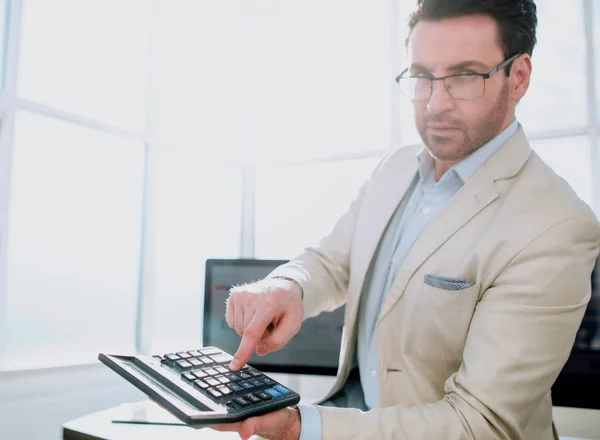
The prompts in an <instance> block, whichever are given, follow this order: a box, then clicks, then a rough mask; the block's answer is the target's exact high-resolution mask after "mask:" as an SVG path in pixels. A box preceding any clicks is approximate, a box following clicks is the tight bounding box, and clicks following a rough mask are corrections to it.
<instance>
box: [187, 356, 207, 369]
mask: <svg viewBox="0 0 600 440" xmlns="http://www.w3.org/2000/svg"><path fill="white" fill-rule="evenodd" d="M188 362H189V363H190V364H192V365H193V366H194V367H199V366H200V365H203V364H202V362H201V361H199V360H198V359H196V358H191V359H188Z"/></svg>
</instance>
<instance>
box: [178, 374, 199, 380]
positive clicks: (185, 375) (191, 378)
mask: <svg viewBox="0 0 600 440" xmlns="http://www.w3.org/2000/svg"><path fill="white" fill-rule="evenodd" d="M181 377H183V378H184V379H185V380H188V381H190V382H193V381H195V380H196V376H194V375H193V374H192V373H183V374H182V375H181Z"/></svg>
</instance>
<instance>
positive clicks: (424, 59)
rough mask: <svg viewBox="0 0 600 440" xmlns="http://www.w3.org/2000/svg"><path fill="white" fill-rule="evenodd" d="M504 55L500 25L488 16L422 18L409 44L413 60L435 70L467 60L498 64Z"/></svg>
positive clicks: (410, 56)
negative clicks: (429, 19)
mask: <svg viewBox="0 0 600 440" xmlns="http://www.w3.org/2000/svg"><path fill="white" fill-rule="evenodd" d="M503 57H504V52H503V50H502V46H501V45H500V36H499V31H498V25H497V23H496V21H495V20H494V19H493V18H492V17H490V16H488V15H469V16H464V17H456V18H445V19H442V20H438V21H420V22H419V23H418V24H417V25H416V26H415V28H414V30H413V33H412V35H411V37H410V41H409V45H408V58H409V60H410V61H411V63H419V64H423V65H425V66H427V67H429V68H431V69H432V70H433V69H440V68H443V67H444V66H449V65H453V64H456V63H459V62H462V61H465V60H476V61H481V62H484V63H485V62H491V63H494V62H499V60H502V58H503Z"/></svg>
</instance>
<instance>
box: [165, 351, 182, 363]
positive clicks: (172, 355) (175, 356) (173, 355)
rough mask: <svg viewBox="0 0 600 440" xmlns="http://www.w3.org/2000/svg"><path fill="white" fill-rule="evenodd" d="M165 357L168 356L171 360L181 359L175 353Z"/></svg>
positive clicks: (166, 356)
mask: <svg viewBox="0 0 600 440" xmlns="http://www.w3.org/2000/svg"><path fill="white" fill-rule="evenodd" d="M165 358H167V359H168V360H170V361H178V360H179V359H181V358H180V357H179V356H177V355H176V354H173V353H171V354H167V355H165Z"/></svg>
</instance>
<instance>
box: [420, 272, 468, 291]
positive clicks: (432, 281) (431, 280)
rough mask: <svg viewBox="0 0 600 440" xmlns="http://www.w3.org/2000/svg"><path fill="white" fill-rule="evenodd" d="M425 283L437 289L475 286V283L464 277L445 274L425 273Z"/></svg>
mask: <svg viewBox="0 0 600 440" xmlns="http://www.w3.org/2000/svg"><path fill="white" fill-rule="evenodd" d="M425 284H427V285H428V286H431V287H435V288H436V289H443V290H454V291H456V290H465V289H468V288H469V287H473V286H474V284H471V283H469V282H468V281H467V280H465V279H464V278H454V277H446V276H443V275H433V274H430V273H428V274H425Z"/></svg>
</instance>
